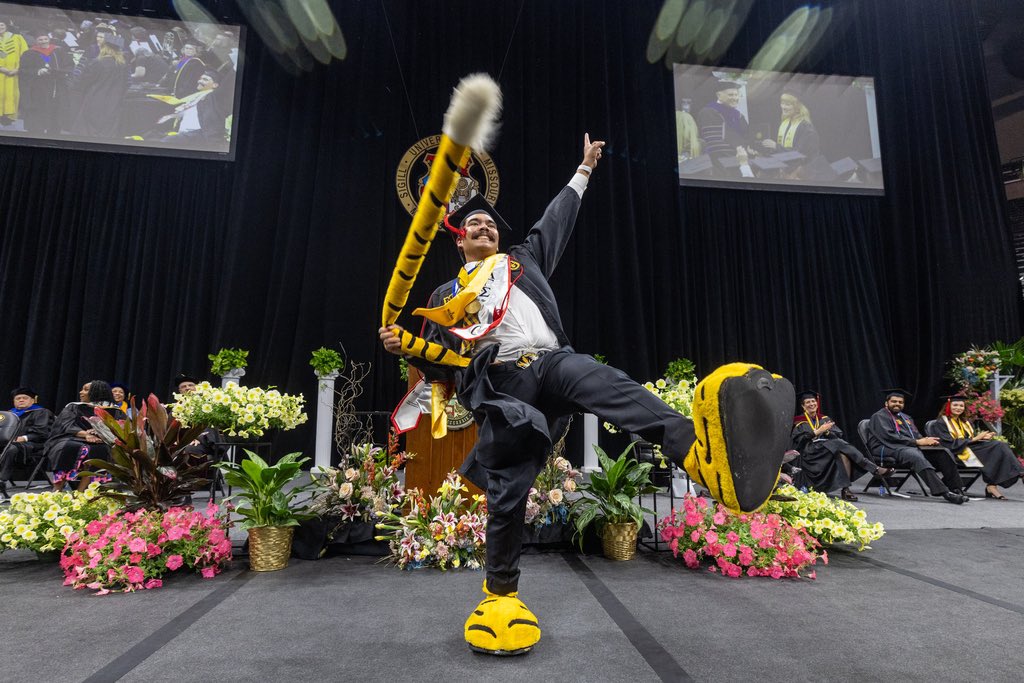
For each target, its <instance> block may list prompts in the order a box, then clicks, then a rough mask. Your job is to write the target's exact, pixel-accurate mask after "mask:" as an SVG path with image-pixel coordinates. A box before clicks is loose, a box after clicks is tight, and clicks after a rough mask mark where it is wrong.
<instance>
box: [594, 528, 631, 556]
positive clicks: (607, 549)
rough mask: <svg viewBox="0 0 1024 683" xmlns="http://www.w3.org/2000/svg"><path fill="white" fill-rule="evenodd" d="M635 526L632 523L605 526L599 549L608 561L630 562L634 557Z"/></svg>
mask: <svg viewBox="0 0 1024 683" xmlns="http://www.w3.org/2000/svg"><path fill="white" fill-rule="evenodd" d="M636 533H637V526H636V524H634V523H633V522H626V523H624V524H605V525H604V533H603V534H602V535H601V547H602V548H603V549H604V556H605V557H607V558H608V559H609V560H632V559H633V558H634V557H635V556H636Z"/></svg>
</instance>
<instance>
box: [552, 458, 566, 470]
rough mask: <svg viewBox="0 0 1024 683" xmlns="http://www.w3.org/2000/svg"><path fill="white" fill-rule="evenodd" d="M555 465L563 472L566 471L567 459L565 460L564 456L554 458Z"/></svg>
mask: <svg viewBox="0 0 1024 683" xmlns="http://www.w3.org/2000/svg"><path fill="white" fill-rule="evenodd" d="M555 467H557V468H558V469H560V470H561V471H563V472H568V471H569V461H568V460H566V459H565V458H562V457H558V458H555Z"/></svg>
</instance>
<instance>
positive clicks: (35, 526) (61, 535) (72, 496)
mask: <svg viewBox="0 0 1024 683" xmlns="http://www.w3.org/2000/svg"><path fill="white" fill-rule="evenodd" d="M120 507H121V504H120V503H119V502H117V501H116V500H113V499H112V498H105V497H100V485H99V484H98V483H95V482H94V483H92V484H90V485H89V487H88V488H87V489H86V490H85V491H81V492H79V491H75V492H73V493H67V492H64V491H46V492H45V493H17V494H15V495H14V497H13V498H11V505H10V507H8V508H7V509H5V510H2V511H0V553H2V552H3V551H5V550H16V549H22V550H33V551H35V552H40V553H45V552H52V551H55V550H60V549H61V548H63V547H64V540H65V539H66V538H67V536H68V535H70V534H71V533H73V532H75V531H79V530H80V529H82V528H84V527H85V525H86V524H88V523H89V522H91V521H93V520H94V519H100V518H101V517H103V516H104V515H107V514H110V513H111V512H113V511H115V510H117V509H118V508H120Z"/></svg>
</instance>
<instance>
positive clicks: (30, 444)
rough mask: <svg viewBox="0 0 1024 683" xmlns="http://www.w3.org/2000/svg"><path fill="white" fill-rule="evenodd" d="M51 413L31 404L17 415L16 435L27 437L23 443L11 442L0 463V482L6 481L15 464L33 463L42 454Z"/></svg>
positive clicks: (51, 422)
mask: <svg viewBox="0 0 1024 683" xmlns="http://www.w3.org/2000/svg"><path fill="white" fill-rule="evenodd" d="M52 424H53V413H51V412H50V411H49V410H47V409H46V408H43V407H42V406H38V405H33V406H32V407H31V408H29V409H28V410H27V411H25V412H24V413H22V414H21V415H20V416H19V417H18V436H25V437H28V441H26V442H24V443H12V444H11V445H10V446H9V447H8V449H7V454H6V455H4V459H3V462H2V463H0V483H3V482H5V481H7V479H9V478H10V476H11V473H12V472H13V471H14V467H15V465H17V464H24V465H28V464H31V463H34V462H35V461H36V459H37V458H39V457H40V456H42V454H43V446H44V445H45V444H46V439H47V437H49V436H50V427H51V425H52Z"/></svg>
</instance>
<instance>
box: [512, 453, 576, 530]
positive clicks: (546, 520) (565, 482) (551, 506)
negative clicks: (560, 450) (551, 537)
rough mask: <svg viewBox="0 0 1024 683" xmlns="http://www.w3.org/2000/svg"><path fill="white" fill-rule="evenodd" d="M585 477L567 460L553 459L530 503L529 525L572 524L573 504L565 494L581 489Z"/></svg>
mask: <svg viewBox="0 0 1024 683" xmlns="http://www.w3.org/2000/svg"><path fill="white" fill-rule="evenodd" d="M582 476H583V475H582V474H581V473H580V472H579V471H578V470H574V469H573V468H572V465H570V464H569V461H568V460H566V459H565V458H563V457H561V456H556V455H552V456H551V457H549V458H548V461H547V463H546V464H545V465H544V469H543V470H541V473H540V474H539V475H537V480H536V481H535V482H534V483H533V487H532V488H531V489H530V496H529V498H527V500H526V523H527V524H532V525H534V526H547V525H549V524H555V523H558V522H561V523H562V524H565V523H566V522H568V521H569V501H568V500H566V497H565V494H566V493H572V492H573V491H575V490H576V489H577V487H578V486H579V482H580V478H581V477H582Z"/></svg>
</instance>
